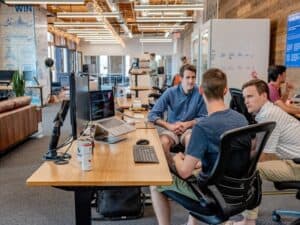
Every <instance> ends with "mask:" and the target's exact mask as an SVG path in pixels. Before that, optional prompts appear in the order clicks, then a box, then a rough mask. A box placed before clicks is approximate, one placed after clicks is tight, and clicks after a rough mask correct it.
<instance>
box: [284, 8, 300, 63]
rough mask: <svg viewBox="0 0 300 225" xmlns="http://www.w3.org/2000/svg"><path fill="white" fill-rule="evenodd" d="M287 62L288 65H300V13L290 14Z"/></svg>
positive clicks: (287, 36)
mask: <svg viewBox="0 0 300 225" xmlns="http://www.w3.org/2000/svg"><path fill="white" fill-rule="evenodd" d="M285 64H286V66H287V67H300V13H295V14H292V15H289V16H288V21H287V32H286V52H285Z"/></svg>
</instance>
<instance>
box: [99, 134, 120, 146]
mask: <svg viewBox="0 0 300 225" xmlns="http://www.w3.org/2000/svg"><path fill="white" fill-rule="evenodd" d="M125 139H126V137H124V136H118V137H114V136H103V135H97V136H94V140H95V141H102V142H106V143H108V144H114V143H117V142H120V141H123V140H125Z"/></svg>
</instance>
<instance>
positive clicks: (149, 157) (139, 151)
mask: <svg viewBox="0 0 300 225" xmlns="http://www.w3.org/2000/svg"><path fill="white" fill-rule="evenodd" d="M133 158H134V162H135V163H158V159H157V156H156V153H155V150H154V148H153V146H151V145H134V146H133Z"/></svg>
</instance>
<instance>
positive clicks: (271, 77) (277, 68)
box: [268, 65, 286, 82]
mask: <svg viewBox="0 0 300 225" xmlns="http://www.w3.org/2000/svg"><path fill="white" fill-rule="evenodd" d="M285 71H286V67H285V66H283V65H272V66H269V68H268V81H269V82H270V81H276V80H277V78H278V77H279V76H280V75H281V74H282V73H284V72H285Z"/></svg>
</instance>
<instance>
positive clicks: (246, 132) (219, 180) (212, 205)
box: [163, 122, 276, 224]
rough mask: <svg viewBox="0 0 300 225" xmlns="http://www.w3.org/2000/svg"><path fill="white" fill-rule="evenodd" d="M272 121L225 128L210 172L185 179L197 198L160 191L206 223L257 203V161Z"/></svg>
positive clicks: (259, 199)
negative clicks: (191, 178)
mask: <svg viewBox="0 0 300 225" xmlns="http://www.w3.org/2000/svg"><path fill="white" fill-rule="evenodd" d="M275 124H276V123H275V122H266V123H260V124H254V125H249V126H246V127H242V128H238V129H233V130H231V131H227V132H225V133H224V134H223V135H222V136H221V144H220V153H219V156H218V159H217V161H216V163H215V166H214V168H213V169H212V172H211V173H210V175H209V176H205V175H204V174H202V173H200V175H199V176H198V177H197V179H196V181H189V180H188V183H189V184H190V186H191V187H192V189H193V190H194V192H195V194H196V195H197V196H198V198H199V200H198V201H195V200H193V199H190V198H188V197H186V196H184V195H181V194H180V193H178V192H174V191H165V192H163V193H164V194H165V195H166V196H168V197H169V198H171V199H173V200H174V201H176V202H178V203H179V204H180V205H182V206H183V207H184V208H186V209H187V210H188V211H189V213H190V215H192V216H193V217H195V218H196V219H198V220H200V221H202V222H205V223H208V224H220V223H222V222H224V221H227V220H228V219H229V218H230V217H231V216H234V215H237V214H239V213H241V212H243V211H244V210H246V209H253V208H255V207H257V206H258V205H259V204H260V201H261V180H260V176H259V173H258V171H257V170H256V164H257V162H258V159H259V157H260V155H261V153H262V151H263V148H264V146H265V144H266V142H267V140H268V138H269V136H270V134H271V132H272V131H273V129H274V127H275ZM252 137H255V138H254V139H253V138H252ZM250 153H251V154H250ZM241 156H243V158H244V159H243V158H241Z"/></svg>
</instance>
